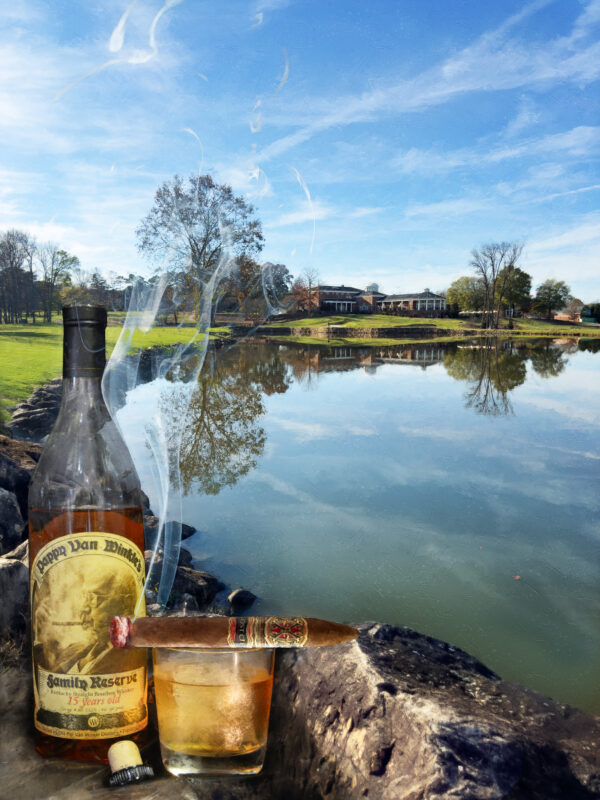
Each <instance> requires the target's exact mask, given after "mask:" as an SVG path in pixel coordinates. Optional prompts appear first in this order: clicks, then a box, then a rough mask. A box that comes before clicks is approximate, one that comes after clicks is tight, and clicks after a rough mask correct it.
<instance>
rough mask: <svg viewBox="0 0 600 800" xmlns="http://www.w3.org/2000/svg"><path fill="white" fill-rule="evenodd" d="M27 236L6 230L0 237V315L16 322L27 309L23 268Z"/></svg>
mask: <svg viewBox="0 0 600 800" xmlns="http://www.w3.org/2000/svg"><path fill="white" fill-rule="evenodd" d="M28 241H29V237H28V236H27V234H26V233H23V231H18V230H15V229H13V230H10V231H6V233H5V234H3V235H2V236H1V237H0V316H1V318H2V320H3V321H4V322H5V323H11V322H18V321H19V320H20V318H21V316H22V315H24V314H25V313H26V310H27V294H28V291H27V289H28V287H27V284H28V277H27V272H26V271H25V270H24V269H23V264H24V263H25V262H26V258H27V248H26V245H27V243H28Z"/></svg>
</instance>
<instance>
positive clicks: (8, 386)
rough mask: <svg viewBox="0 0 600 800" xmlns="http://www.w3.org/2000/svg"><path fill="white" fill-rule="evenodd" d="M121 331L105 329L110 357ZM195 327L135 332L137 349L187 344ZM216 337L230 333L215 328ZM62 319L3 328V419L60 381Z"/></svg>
mask: <svg viewBox="0 0 600 800" xmlns="http://www.w3.org/2000/svg"><path fill="white" fill-rule="evenodd" d="M120 333H121V328H120V327H119V326H118V325H109V326H108V327H107V329H106V350H107V354H110V353H111V352H112V349H113V347H114V346H115V344H116V342H117V339H118V338H119V334H120ZM193 333H194V330H193V328H175V327H168V328H152V329H151V330H150V331H149V332H148V333H147V334H145V335H144V334H142V333H139V332H138V333H136V335H135V336H134V339H133V344H134V346H137V347H144V348H146V347H153V346H155V345H171V344H179V343H180V342H188V341H189V340H190V339H191V337H192V335H193ZM212 333H213V334H219V333H228V330H227V328H214V329H212ZM62 338H63V329H62V319H61V318H60V317H57V321H56V322H53V323H52V324H50V325H48V324H45V325H0V419H1V418H3V416H4V413H3V412H4V409H5V408H6V406H11V405H16V404H17V403H20V402H22V401H23V400H25V399H26V398H27V397H29V395H30V394H31V392H32V391H33V389H35V388H36V387H37V386H41V385H42V384H44V383H48V381H51V380H52V379H53V378H57V377H58V376H59V375H60V374H61V370H62Z"/></svg>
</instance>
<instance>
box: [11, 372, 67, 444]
mask: <svg viewBox="0 0 600 800" xmlns="http://www.w3.org/2000/svg"><path fill="white" fill-rule="evenodd" d="M61 396H62V378H56V379H55V380H53V381H51V382H50V383H48V384H46V385H45V386H41V387H39V388H38V389H36V390H35V391H34V392H33V393H32V394H31V395H30V396H29V397H28V399H27V402H25V403H21V404H20V405H19V406H17V408H16V409H15V411H14V412H13V415H12V417H11V419H10V422H8V423H7V424H6V428H7V430H8V431H9V433H10V435H11V436H12V437H13V438H14V439H21V440H25V441H28V442H42V441H43V440H44V439H45V438H46V436H48V434H49V433H50V431H51V430H52V428H53V426H54V423H55V422H56V418H57V416H58V410H59V408H60V400H61Z"/></svg>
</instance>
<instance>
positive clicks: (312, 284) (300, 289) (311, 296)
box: [290, 267, 319, 314]
mask: <svg viewBox="0 0 600 800" xmlns="http://www.w3.org/2000/svg"><path fill="white" fill-rule="evenodd" d="M318 285H319V273H318V272H317V270H316V269H312V268H310V267H309V268H307V269H305V270H303V271H302V273H301V274H300V275H299V276H298V277H297V278H296V280H295V281H294V282H293V284H292V288H291V289H290V292H291V294H292V297H293V298H294V303H295V305H296V306H297V308H299V309H300V311H305V312H306V313H308V314H312V313H313V311H314V310H315V309H316V308H318V305H319V301H318V298H317V291H316V290H317V287H318Z"/></svg>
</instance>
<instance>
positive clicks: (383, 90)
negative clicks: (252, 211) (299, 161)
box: [258, 0, 600, 161]
mask: <svg viewBox="0 0 600 800" xmlns="http://www.w3.org/2000/svg"><path fill="white" fill-rule="evenodd" d="M547 5H549V0H548V1H546V0H543V1H542V2H534V3H530V4H529V5H528V6H526V7H525V9H523V10H522V11H520V12H519V13H518V14H515V15H513V16H512V17H510V18H509V19H508V20H506V22H505V23H503V24H502V25H501V26H500V27H499V28H497V29H496V30H495V31H491V32H488V33H486V34H484V35H483V36H480V37H479V38H478V39H477V40H476V41H475V42H473V44H471V45H470V46H468V47H466V48H464V49H463V50H461V51H460V52H459V53H457V54H456V55H454V56H452V57H450V58H448V59H446V60H445V61H444V62H442V63H441V64H439V65H438V66H435V67H432V68H430V69H428V70H426V71H425V72H423V73H421V74H419V75H416V76H415V77H413V78H412V79H407V80H402V81H398V82H391V83H390V84H389V86H387V87H378V88H376V89H374V90H371V91H368V92H364V93H362V94H361V95H354V96H352V95H350V96H345V97H337V98H335V99H334V100H333V101H332V100H331V99H329V98H328V99H327V100H323V101H321V103H319V102H318V101H317V100H315V99H313V100H312V101H311V108H312V109H313V113H316V115H317V119H316V120H315V121H314V122H312V123H310V124H308V125H305V126H303V127H302V128H301V129H299V130H297V131H295V132H294V133H292V134H289V135H287V136H284V137H282V138H280V139H278V140H276V141H274V142H272V143H271V144H270V145H267V146H266V147H265V148H264V149H263V150H262V151H261V152H260V153H259V154H258V156H259V158H260V160H261V161H267V160H269V159H271V158H274V157H276V156H280V155H281V154H282V153H284V152H287V151H288V150H290V149H291V148H293V147H296V146H298V145H300V144H302V143H303V142H306V141H307V140H309V139H311V138H312V137H313V136H315V135H316V134H318V133H321V132H323V131H326V130H329V129H330V128H332V127H334V126H340V125H350V124H353V123H357V122H366V121H373V120H375V119H377V118H379V117H380V116H382V115H384V116H389V115H397V114H402V113H409V112H415V111H419V110H424V109H427V108H432V107H435V106H439V105H442V104H445V103H448V102H449V101H450V100H452V99H454V98H456V97H457V96H459V95H463V94H467V93H474V92H486V93H490V92H495V91H501V90H508V89H518V88H521V87H523V88H526V87H537V86H539V85H546V86H548V85H551V84H556V83H577V84H585V83H589V82H591V81H593V80H596V79H597V78H598V77H599V76H600V42H592V43H590V44H588V45H585V44H583V45H581V46H580V49H579V50H577V51H574V50H573V48H572V42H571V41H570V39H569V38H568V37H559V38H556V39H554V40H552V41H550V42H539V43H537V44H534V45H532V44H531V43H529V44H528V45H525V44H524V43H522V42H521V41H520V40H519V39H518V37H514V38H512V39H511V38H510V36H509V34H510V33H511V32H512V30H513V29H514V28H515V27H517V26H518V24H519V23H520V22H522V21H523V20H524V19H525V18H526V17H528V16H531V15H533V14H535V13H536V12H537V11H538V10H540V9H541V8H543V7H545V6H547ZM585 15H586V11H584V12H583V14H582V17H583V16H585ZM588 16H589V15H588ZM592 16H593V15H592ZM582 17H580V18H579V20H578V21H577V22H576V23H575V26H574V30H575V29H577V30H579V29H580V28H582V25H583V23H582ZM592 22H593V20H592V19H589V20H588V21H587V22H586V24H585V25H583V29H584V30H587V29H588V27H589V26H590V25H591V24H592ZM578 38H579V37H578Z"/></svg>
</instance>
